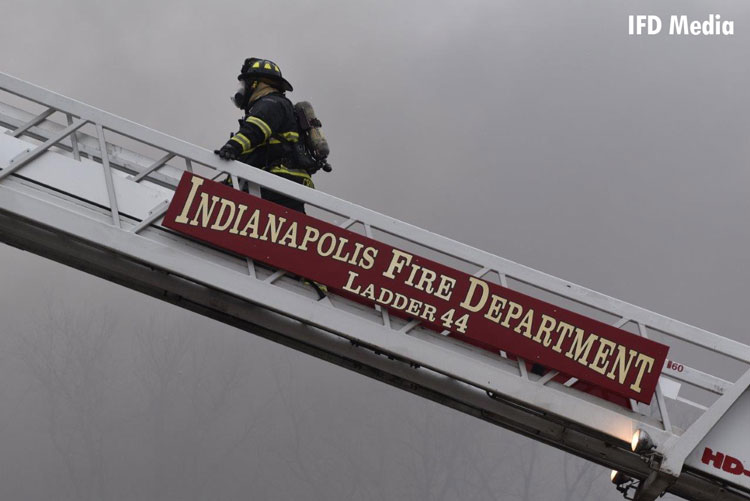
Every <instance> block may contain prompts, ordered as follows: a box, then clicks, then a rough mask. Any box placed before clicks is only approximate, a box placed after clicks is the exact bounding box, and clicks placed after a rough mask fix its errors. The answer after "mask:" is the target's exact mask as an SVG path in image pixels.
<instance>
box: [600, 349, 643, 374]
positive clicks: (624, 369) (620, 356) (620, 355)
mask: <svg viewBox="0 0 750 501" xmlns="http://www.w3.org/2000/svg"><path fill="white" fill-rule="evenodd" d="M626 350H627V348H625V347H624V346H622V345H618V346H617V357H616V358H615V362H614V363H613V364H612V370H611V371H609V373H608V374H607V377H608V378H609V379H613V380H614V379H615V371H617V369H618V368H619V371H618V372H617V382H618V383H620V384H625V378H626V377H627V375H628V372H630V364H631V363H632V362H633V357H634V356H635V355H636V354H637V353H638V352H637V351H635V350H633V349H631V350H628V351H629V353H628V357H627V360H626V359H625V351H626Z"/></svg>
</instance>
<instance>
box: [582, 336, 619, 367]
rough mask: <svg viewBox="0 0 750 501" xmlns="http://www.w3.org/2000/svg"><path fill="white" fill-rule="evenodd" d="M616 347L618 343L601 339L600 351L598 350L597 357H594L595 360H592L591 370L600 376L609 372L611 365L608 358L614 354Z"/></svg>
mask: <svg viewBox="0 0 750 501" xmlns="http://www.w3.org/2000/svg"><path fill="white" fill-rule="evenodd" d="M615 346H617V343H614V342H612V341H610V340H609V339H604V338H603V337H600V338H599V349H598V350H596V355H594V360H592V361H591V363H590V364H589V369H591V370H594V371H596V372H598V373H599V374H604V373H605V372H607V366H608V365H609V362H608V361H607V357H609V356H610V355H611V354H612V353H614V351H615ZM602 362H605V364H604V365H601V364H602Z"/></svg>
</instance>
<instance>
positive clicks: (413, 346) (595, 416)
mask: <svg viewBox="0 0 750 501" xmlns="http://www.w3.org/2000/svg"><path fill="white" fill-rule="evenodd" d="M10 181H13V179H11V180H10ZM17 186H22V185H20V183H13V184H9V183H8V182H4V183H2V184H0V212H3V211H4V212H6V213H11V214H16V215H18V216H19V217H23V218H25V219H28V220H31V221H35V222H37V223H38V224H41V225H43V226H44V227H46V228H51V229H54V231H56V232H59V233H61V234H65V235H73V236H75V237H76V238H78V239H81V240H83V241H86V242H90V243H92V244H95V245H97V246H98V247H99V248H102V249H106V250H108V251H111V252H114V253H116V254H117V255H118V256H120V257H122V258H127V259H131V260H134V261H136V262H141V263H147V264H148V266H152V267H155V268H157V269H160V270H163V271H164V272H166V273H169V274H170V275H175V276H179V277H183V278H185V279H188V280H190V281H192V282H195V283H197V284H201V285H203V286H206V287H210V288H212V289H215V290H218V291H221V292H223V293H226V294H230V295H233V296H236V297H239V298H242V299H243V300H244V301H249V302H251V303H254V304H257V305H260V306H261V307H263V308H265V309H268V310H271V311H274V312H276V313H279V314H282V315H285V316H288V317H290V318H293V319H295V320H297V321H299V322H301V323H304V324H308V325H312V326H314V327H316V328H320V329H323V330H326V331H328V332H332V333H335V334H337V335H339V336H342V337H345V338H347V339H349V340H350V341H353V342H356V343H358V344H360V345H363V346H372V347H376V348H377V350H378V351H380V352H382V353H389V354H392V355H393V356H395V357H397V358H398V359H400V360H402V361H406V362H409V363H413V364H415V365H417V366H420V367H424V368H427V369H430V370H432V371H434V372H438V373H441V374H443V375H445V376H447V377H449V378H451V379H455V380H458V381H462V382H464V383H466V384H469V385H471V386H474V387H476V388H479V389H481V390H483V391H489V392H491V393H493V394H498V395H505V396H508V397H509V398H512V399H514V400H517V401H519V402H526V403H527V404H528V405H530V406H532V407H536V408H540V409H544V410H545V411H546V412H550V413H552V414H555V415H558V416H564V417H566V418H567V419H571V420H572V421H575V422H578V423H581V424H582V425H584V426H587V427H589V428H592V429H598V430H613V429H616V430H617V431H616V432H615V433H614V436H616V437H618V438H619V439H621V440H624V441H627V440H629V438H630V434H631V433H632V429H633V426H638V425H642V426H648V429H649V430H653V436H655V437H660V438H661V439H662V440H666V438H667V437H668V436H669V435H670V433H669V432H665V431H663V430H659V429H658V423H657V422H655V421H652V420H650V419H649V418H648V417H646V416H639V415H637V414H634V413H631V412H628V411H626V410H624V409H623V410H622V411H620V410H619V409H618V410H614V408H611V406H609V405H607V403H606V402H601V403H600V402H598V401H596V399H594V398H593V397H592V398H591V400H588V399H586V398H578V397H577V395H575V394H576V393H577V392H575V391H574V390H570V392H563V391H561V390H558V389H556V388H553V387H550V386H542V385H539V384H536V383H534V382H532V381H529V380H522V379H521V378H519V377H518V376H517V375H512V374H511V373H509V372H508V371H506V370H502V367H499V366H498V365H497V364H495V363H493V361H492V359H491V358H488V357H489V354H488V355H483V354H482V355H480V354H475V352H472V351H471V350H467V349H465V348H464V347H463V346H460V345H459V344H458V343H459V342H458V341H455V340H452V339H451V338H446V337H442V336H437V337H436V336H435V335H430V336H429V339H423V338H420V337H418V336H407V335H402V334H398V333H397V332H396V331H393V330H386V329H385V328H384V327H383V325H382V324H379V323H374V322H371V321H366V320H364V319H362V318H361V317H358V316H355V315H352V314H351V313H348V312H345V311H342V310H338V309H336V308H333V307H330V306H327V305H325V304H322V303H319V302H318V301H317V300H316V299H315V298H312V297H308V296H303V295H300V294H298V293H296V292H293V291H290V290H285V289H283V288H281V287H279V286H277V285H273V284H270V283H267V282H264V281H263V280H252V279H249V277H248V275H247V273H246V272H242V271H240V270H238V269H236V268H228V267H226V266H223V265H222V264H220V263H217V262H214V261H210V260H207V259H205V258H198V257H196V256H195V255H194V254H191V253H186V252H185V251H184V250H182V249H181V248H178V247H175V246H174V245H173V239H174V237H173V236H172V235H171V234H169V233H167V232H165V231H162V230H156V229H153V230H151V231H148V232H141V233H139V234H137V235H136V234H133V233H130V232H127V231H125V230H126V228H125V227H123V229H118V228H116V227H115V226H114V225H112V223H111V218H110V217H109V214H108V211H102V213H101V217H98V218H93V217H91V216H90V215H88V216H86V217H83V216H79V215H76V214H74V213H71V212H70V211H68V210H64V208H63V205H64V204H63V203H62V202H60V201H58V200H55V201H54V202H52V201H51V200H40V198H39V197H38V196H37V197H36V198H31V197H29V196H27V195H24V194H22V193H21V192H20V191H15V190H14V189H11V187H12V188H16V187H17ZM185 245H190V246H193V247H195V248H201V247H202V246H201V245H200V244H197V243H193V242H186V243H185ZM232 259H237V258H236V257H232Z"/></svg>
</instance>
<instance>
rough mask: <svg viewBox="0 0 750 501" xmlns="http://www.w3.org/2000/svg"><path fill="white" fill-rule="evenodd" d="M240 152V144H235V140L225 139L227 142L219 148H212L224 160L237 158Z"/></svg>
mask: <svg viewBox="0 0 750 501" xmlns="http://www.w3.org/2000/svg"><path fill="white" fill-rule="evenodd" d="M241 152H242V146H240V145H239V144H237V142H236V141H227V144H225V145H224V146H222V147H221V149H220V150H214V153H216V154H217V155H219V156H220V157H221V158H223V159H224V160H237V157H239V156H240V153H241Z"/></svg>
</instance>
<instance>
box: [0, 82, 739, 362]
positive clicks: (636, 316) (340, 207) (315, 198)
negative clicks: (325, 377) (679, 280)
mask: <svg viewBox="0 0 750 501" xmlns="http://www.w3.org/2000/svg"><path fill="white" fill-rule="evenodd" d="M0 88H3V89H5V90H7V91H8V92H11V93H13V94H16V95H19V96H21V97H24V98H26V99H29V100H32V101H34V102H37V103H40V104H43V105H46V106H50V107H54V108H56V109H59V110H60V111H63V112H66V113H71V114H74V115H76V116H80V117H82V118H85V119H88V120H90V121H92V122H93V123H96V124H101V125H102V126H103V127H105V128H107V129H110V130H113V131H115V132H117V133H118V134H121V135H123V136H126V137H129V138H131V139H133V140H136V141H140V142H143V143H144V144H148V145H150V146H152V147H155V148H158V149H162V150H165V151H168V152H174V153H175V154H176V155H178V156H180V157H183V158H185V159H187V160H191V161H193V162H196V163H199V164H201V165H203V166H206V167H208V168H213V169H216V170H219V171H225V172H227V173H229V174H231V175H236V176H238V177H241V178H243V179H248V180H249V181H251V182H252V183H255V184H258V185H261V186H264V187H267V188H270V189H273V190H277V191H282V192H285V193H286V194H288V195H290V196H292V197H293V198H297V199H299V200H302V201H304V202H306V203H309V204H311V205H314V206H318V207H321V208H323V209H325V210H328V211H331V212H334V213H336V214H340V215H343V216H344V217H350V218H354V219H356V220H357V221H361V222H363V223H367V224H369V225H370V226H371V227H373V228H377V229H379V230H381V231H383V232H385V233H390V234H393V235H395V236H398V237H399V238H403V239H405V240H407V241H410V242H413V243H416V244H417V245H421V246H424V247H426V248H428V249H431V250H434V251H437V252H440V253H443V254H446V255H448V256H451V257H455V258H458V259H461V260H463V261H465V262H467V263H472V264H475V265H477V266H478V267H480V268H481V267H488V268H490V269H493V270H497V271H499V272H501V273H504V274H507V275H508V276H510V277H513V278H516V279H518V280H521V281H523V282H527V283H530V284H532V285H534V286H537V287H540V288H542V289H544V290H548V291H550V292H553V293H556V294H559V295H561V296H563V297H569V298H571V299H574V300H576V301H579V302H582V303H584V304H586V305H590V306H592V307H594V308H598V309H602V310H603V311H608V312H613V313H615V314H617V315H621V316H623V317H627V318H630V319H632V320H634V321H638V322H641V323H643V324H645V325H646V326H648V327H651V328H654V329H657V330H659V331H663V332H665V333H667V334H669V335H671V336H673V337H676V338H679V339H682V340H684V341H687V342H689V343H692V344H694V345H697V346H700V347H703V348H707V349H709V350H711V351H715V352H717V353H721V354H723V355H726V356H729V357H731V358H734V359H736V360H740V361H743V362H748V363H750V346H747V345H744V344H742V343H739V342H737V341H733V340H731V339H728V338H724V337H722V336H718V335H716V334H713V333H711V332H708V331H706V330H704V329H700V328H697V327H693V326H690V325H688V324H685V323H683V322H679V321H676V320H674V319H671V318H668V317H665V316H663V315H659V314H657V313H654V312H651V311H649V310H646V309H644V308H640V307H637V306H634V305H631V304H629V303H625V302H624V301H620V300H617V299H615V298H612V297H610V296H607V295H605V294H601V293H597V292H595V291H593V290H590V289H587V288H585V287H582V286H578V285H575V284H572V283H570V282H568V281H565V280H562V279H559V278H556V277H553V276H552V275H549V274H546V273H543V272H540V271H537V270H533V269H531V268H528V267H526V266H523V265H520V264H518V263H515V262H513V261H510V260H507V259H503V258H500V257H498V256H495V255H492V254H490V253H488V252H485V251H481V250H479V249H475V248H473V247H470V246H467V245H465V244H462V243H460V242H457V241H455V240H451V239H449V238H446V237H442V236H439V235H436V234H434V233H431V232H429V231H427V230H424V229H421V228H418V227H416V226H413V225H411V224H408V223H404V222H402V221H398V220H396V219H394V218H390V217H388V216H385V215H382V214H379V213H377V212H375V211H372V210H369V209H366V208H364V207H361V206H358V205H356V204H353V203H350V202H347V201H344V200H341V199H339V198H336V197H333V196H331V195H328V194H325V193H322V192H320V191H316V190H309V189H308V188H306V187H304V186H301V185H297V184H295V183H290V182H288V181H286V180H284V179H282V178H280V177H278V176H274V175H273V174H270V173H268V172H264V171H261V170H260V169H255V168H252V167H250V166H248V165H245V164H242V163H240V162H236V161H235V162H226V161H222V160H220V159H218V158H217V157H216V155H214V154H213V152H211V151H209V150H207V149H204V148H201V147H198V146H195V145H192V144H190V143H187V142H185V141H182V140H180V139H177V138H174V137H172V136H169V135H167V134H163V133H161V132H158V131H156V130H153V129H150V128H148V127H145V126H141V125H139V124H137V123H135V122H132V121H129V120H126V119H123V118H120V117H117V116H115V115H112V114H110V113H107V112H104V111H102V110H99V109H97V108H93V107H90V106H88V105H86V104H84V103H81V102H79V101H75V100H73V99H69V98H66V97H64V96H61V95H59V94H55V93H53V92H50V91H47V90H45V89H42V88H40V87H37V86H34V85H32V84H29V83H27V82H23V81H21V80H18V79H15V78H13V77H11V76H9V75H6V74H3V73H0Z"/></svg>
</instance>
